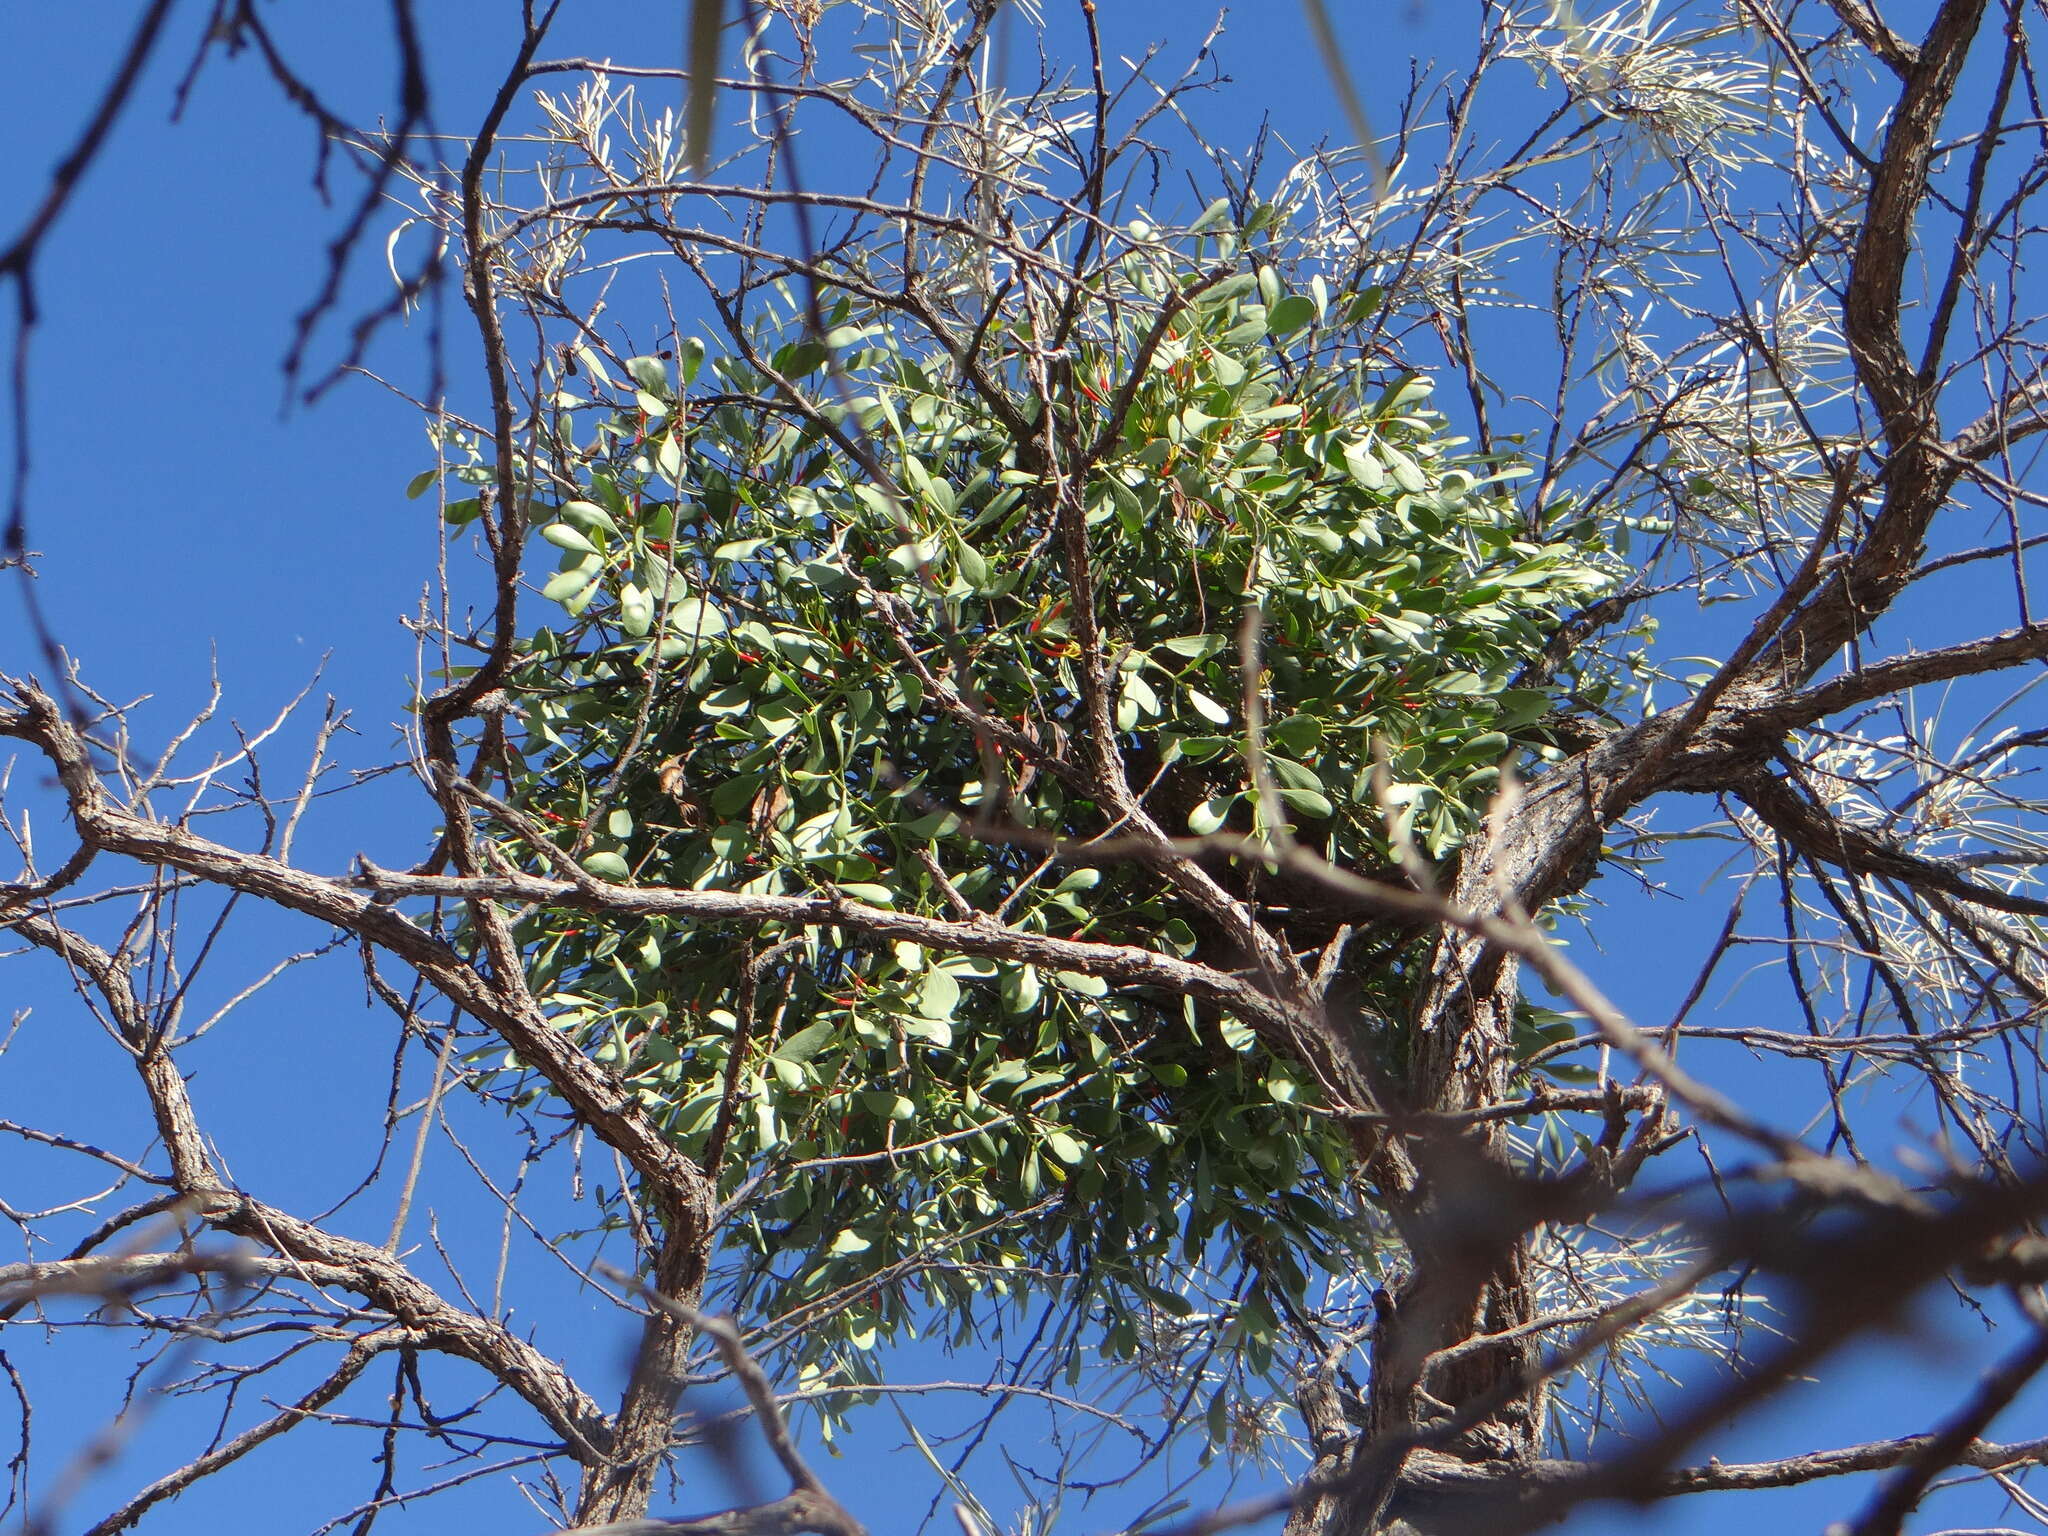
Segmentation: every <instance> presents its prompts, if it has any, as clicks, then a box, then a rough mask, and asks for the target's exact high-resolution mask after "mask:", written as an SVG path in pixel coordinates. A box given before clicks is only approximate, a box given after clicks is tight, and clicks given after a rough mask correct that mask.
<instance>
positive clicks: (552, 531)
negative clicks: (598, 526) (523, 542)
mask: <svg viewBox="0 0 2048 1536" xmlns="http://www.w3.org/2000/svg"><path fill="white" fill-rule="evenodd" d="M540 536H541V537H542V538H544V539H546V540H547V541H548V542H549V543H550V544H552V545H554V546H555V547H556V548H558V549H566V550H570V551H573V552H574V553H576V554H579V555H594V554H596V553H597V552H598V549H597V546H596V545H595V544H593V543H591V542H590V540H588V539H586V538H585V537H583V535H582V534H580V533H578V532H577V531H576V530H575V529H574V528H571V527H570V526H569V525H568V524H567V523H549V524H548V525H547V527H545V528H543V529H541V531H540Z"/></svg>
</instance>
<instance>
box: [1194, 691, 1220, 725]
mask: <svg viewBox="0 0 2048 1536" xmlns="http://www.w3.org/2000/svg"><path fill="white" fill-rule="evenodd" d="M1188 703H1190V704H1192V705H1193V706H1194V708H1195V713H1196V714H1198V715H1200V716H1201V717H1202V718H1203V719H1204V720H1207V721H1209V722H1210V723H1211V724H1214V725H1228V724H1230V711H1229V710H1227V709H1225V708H1224V707H1223V706H1222V705H1221V704H1219V703H1217V702H1216V701H1215V700H1214V699H1212V698H1210V697H1209V695H1207V694H1206V693H1204V692H1202V690H1201V689H1199V688H1190V689H1189V690H1188Z"/></svg>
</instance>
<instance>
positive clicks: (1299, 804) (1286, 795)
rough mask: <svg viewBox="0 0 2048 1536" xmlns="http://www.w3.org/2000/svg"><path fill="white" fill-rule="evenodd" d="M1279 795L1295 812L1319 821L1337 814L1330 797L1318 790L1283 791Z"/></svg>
mask: <svg viewBox="0 0 2048 1536" xmlns="http://www.w3.org/2000/svg"><path fill="white" fill-rule="evenodd" d="M1279 794H1280V798H1281V799H1282V800H1285V801H1286V802H1287V803H1288V804H1289V805H1291V806H1292V807H1294V809H1295V810H1297V811H1300V812H1301V813H1302V814H1303V815H1304V816H1313V817H1314V818H1315V819H1316V820H1318V821H1321V820H1323V819H1324V818H1326V817H1330V816H1334V815H1336V814H1337V808H1336V807H1335V806H1334V805H1332V804H1331V803H1330V800H1329V797H1328V796H1327V795H1324V794H1322V793H1321V792H1320V791H1318V790H1313V789H1282V790H1280V792H1279Z"/></svg>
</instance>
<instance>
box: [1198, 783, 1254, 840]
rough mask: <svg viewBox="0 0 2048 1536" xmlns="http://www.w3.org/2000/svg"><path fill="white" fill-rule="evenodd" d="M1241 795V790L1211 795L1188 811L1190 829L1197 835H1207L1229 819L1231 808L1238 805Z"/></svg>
mask: <svg viewBox="0 0 2048 1536" xmlns="http://www.w3.org/2000/svg"><path fill="white" fill-rule="evenodd" d="M1241 797H1242V796H1241V792H1240V791H1232V792H1231V793H1229V794H1225V795H1211V796H1210V797H1209V798H1208V799H1207V800H1204V801H1203V802H1202V803H1201V804H1200V805H1198V806H1196V807H1195V808H1194V809H1193V810H1192V811H1190V812H1189V813H1188V830H1189V831H1190V832H1192V833H1194V834H1195V836H1197V837H1207V836H1208V835H1209V834H1210V833H1212V832H1214V831H1216V830H1217V829H1219V828H1220V827H1221V826H1222V825H1223V823H1224V822H1225V821H1226V820H1228V819H1229V817H1230V808H1231V807H1232V806H1234V805H1236V804H1237V802H1238V800H1239V799H1240V798H1241Z"/></svg>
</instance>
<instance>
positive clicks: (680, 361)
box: [676, 336, 704, 389]
mask: <svg viewBox="0 0 2048 1536" xmlns="http://www.w3.org/2000/svg"><path fill="white" fill-rule="evenodd" d="M703 366H704V338H703V337H701V336H685V337H684V338H683V339H682V340H681V341H679V342H677V343H676V372H677V374H678V375H679V376H680V377H681V378H682V381H683V386H684V388H686V389H687V388H688V387H689V386H690V385H692V384H694V383H696V382H697V370H698V369H700V368H702V367H703Z"/></svg>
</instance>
